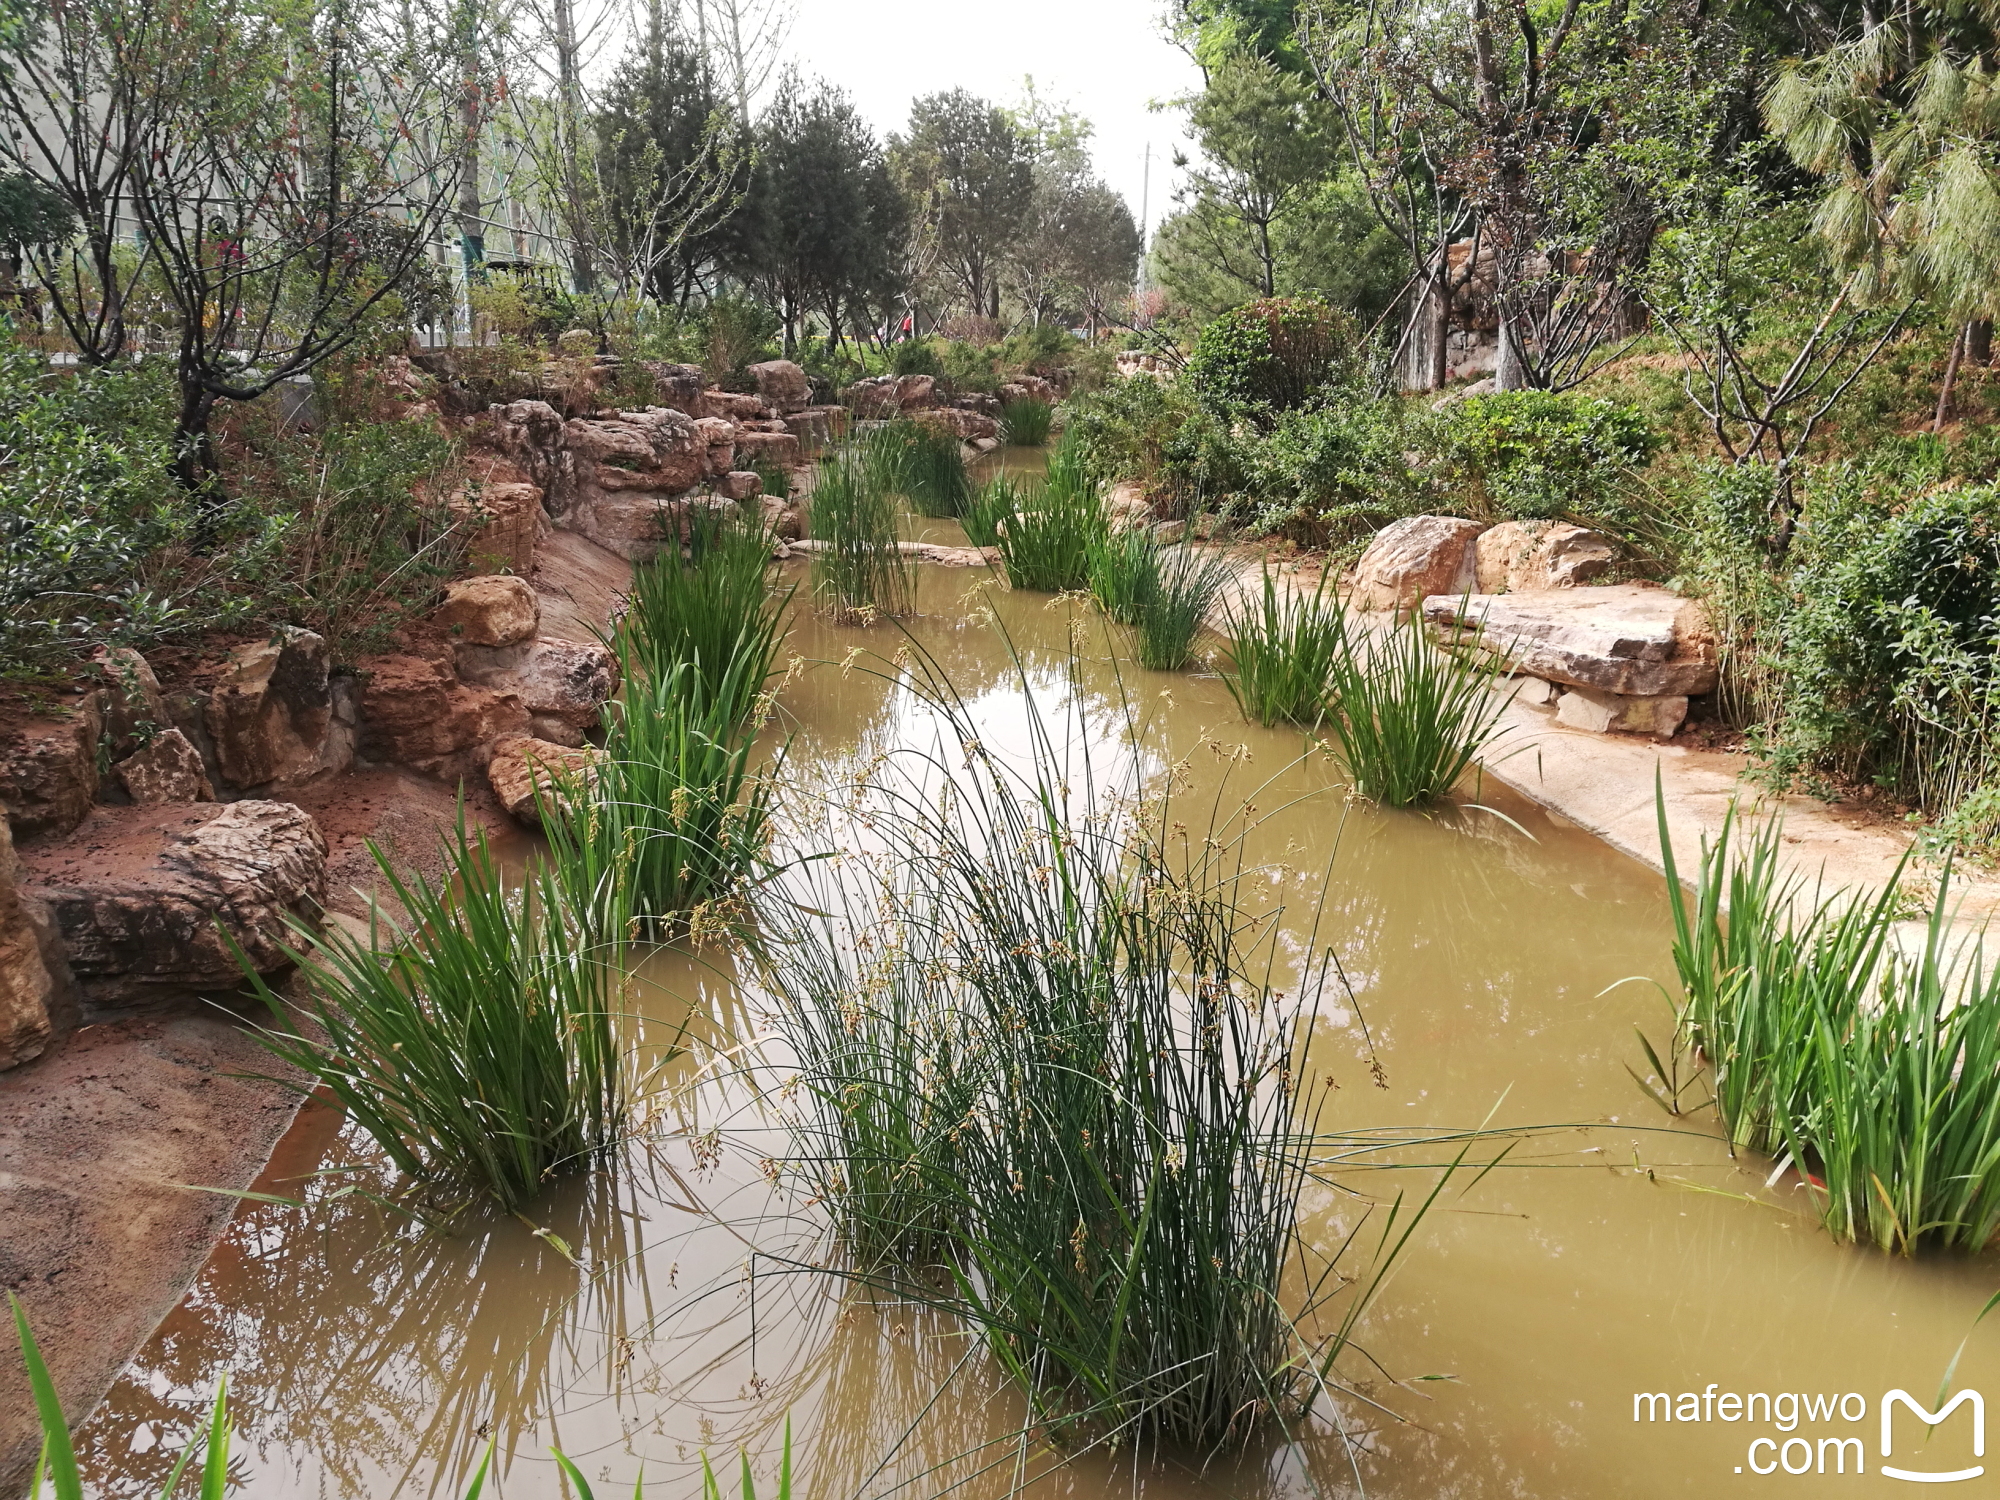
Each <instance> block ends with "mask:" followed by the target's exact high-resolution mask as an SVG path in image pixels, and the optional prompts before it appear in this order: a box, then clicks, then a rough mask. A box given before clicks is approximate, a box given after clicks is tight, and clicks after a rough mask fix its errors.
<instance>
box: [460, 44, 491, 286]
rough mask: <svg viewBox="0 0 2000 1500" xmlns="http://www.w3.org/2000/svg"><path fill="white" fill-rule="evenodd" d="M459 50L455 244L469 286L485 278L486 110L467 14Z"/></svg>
mask: <svg viewBox="0 0 2000 1500" xmlns="http://www.w3.org/2000/svg"><path fill="white" fill-rule="evenodd" d="M462 24H463V25H464V26H465V28H466V29H465V35H464V38H463V39H462V50H461V53H460V59H461V66H462V67H463V68H464V70H465V77H464V80H463V84H462V86H461V88H460V90H459V124H460V128H461V130H462V131H463V139H462V140H461V141H460V143H459V148H458V173H459V179H458V246H459V253H460V255H461V256H462V257H463V259H464V263H465V283H466V285H467V286H468V287H470V286H474V285H477V284H478V283H479V282H482V281H484V280H485V279H486V207H485V203H484V201H483V200H482V199H481V197H480V195H479V131H480V126H481V125H482V123H483V118H482V117H483V116H484V114H485V109H484V105H485V93H486V91H485V90H484V89H483V88H482V87H481V86H480V82H479V21H478V17H477V15H476V14H468V15H467V16H466V18H465V20H464V22H463V23H462Z"/></svg>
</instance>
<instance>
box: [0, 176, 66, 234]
mask: <svg viewBox="0 0 2000 1500" xmlns="http://www.w3.org/2000/svg"><path fill="white" fill-rule="evenodd" d="M76 230H77V219H76V211H75V210H74V209H72V208H71V207H70V205H69V201H68V200H67V199H66V198H64V197H63V196H62V195H61V194H60V193H57V192H56V191H55V190H54V189H53V188H51V187H49V186H48V185H47V184H46V183H43V182H40V181H38V180H36V179H35V178H33V177H30V176H28V174H27V173H25V172H7V173H0V245H4V246H6V247H7V248H8V249H10V250H19V249H20V248H21V247H22V246H24V245H55V244H60V243H62V242H63V241H64V240H67V239H68V238H69V237H70V236H71V235H73V234H75V233H76Z"/></svg>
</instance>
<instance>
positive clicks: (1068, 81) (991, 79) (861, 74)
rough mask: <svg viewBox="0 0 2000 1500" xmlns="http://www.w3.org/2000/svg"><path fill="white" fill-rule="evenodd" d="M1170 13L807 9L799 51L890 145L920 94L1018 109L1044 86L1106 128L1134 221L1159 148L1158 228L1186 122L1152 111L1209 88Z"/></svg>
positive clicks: (920, 6)
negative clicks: (960, 96)
mask: <svg viewBox="0 0 2000 1500" xmlns="http://www.w3.org/2000/svg"><path fill="white" fill-rule="evenodd" d="M1162 9H1163V7H1162V3H1161V0H1000V3H998V4H991V3H988V4H980V5H970V4H966V3H965V0H798V11H797V17H798V19H797V22H796V24H795V25H794V26H793V28H792V33H791V38H790V42H789V45H788V49H787V50H788V51H789V53H790V56H791V58H792V60H793V61H795V62H796V63H797V64H798V66H799V69H800V71H801V72H803V73H806V74H808V75H811V74H815V73H817V74H818V75H820V76H821V77H823V78H825V79H827V80H828V81H829V82H831V83H835V84H838V85H839V86H840V87H841V88H844V89H846V90H847V92H848V93H849V94H850V95H852V96H853V99H854V102H855V105H856V107H857V108H859V109H860V111H861V113H862V114H863V115H864V116H865V117H866V118H867V119H868V121H869V123H870V124H872V125H873V126H874V127H875V129H876V131H877V132H878V133H879V134H881V135H883V136H887V135H888V133H889V132H890V131H892V130H900V129H902V128H903V125H904V123H905V122H906V121H907V120H908V119H909V113H910V101H911V100H912V99H913V98H915V97H916V96H917V95H919V94H929V93H935V92H936V91H938V90H940V89H949V88H966V89H970V90H971V91H972V92H973V93H975V94H978V95H980V96H982V97H983V98H987V99H991V100H992V101H994V102H995V103H996V104H1013V103H1016V102H1018V100H1019V99H1020V97H1021V85H1022V80H1023V79H1024V78H1026V77H1027V76H1028V75H1030V74H1032V75H1033V76H1034V80H1035V88H1036V91H1037V92H1038V93H1040V94H1042V95H1043V96H1044V97H1046V98H1049V99H1051V100H1054V101H1057V102H1061V103H1066V104H1067V105H1068V106H1069V107H1070V108H1071V109H1073V110H1075V111H1076V112H1077V113H1078V114H1080V115H1082V116H1083V117H1084V118H1085V119H1087V120H1089V121H1090V122H1091V123H1092V124H1093V125H1095V126H1096V134H1095V135H1094V136H1093V138H1092V140H1091V152H1092V155H1093V157H1094V158H1095V160H1096V163H1097V171H1098V174H1099V175H1100V176H1102V177H1103V178H1104V180H1105V181H1106V182H1108V183H1110V184H1111V186H1112V187H1114V188H1116V189H1117V190H1118V191H1119V192H1121V193H1123V194H1124V195H1125V200H1126V202H1127V203H1129V204H1130V205H1131V207H1132V213H1133V216H1134V217H1137V216H1138V214H1139V210H1140V201H1139V200H1140V191H1141V186H1142V183H1143V180H1144V176H1145V156H1146V147H1147V144H1148V143H1149V142H1150V143H1151V145H1152V148H1153V168H1152V191H1151V194H1150V198H1151V211H1150V214H1149V217H1150V218H1151V220H1152V223H1153V224H1155V225H1157V224H1158V223H1159V222H1160V220H1161V218H1162V217H1163V216H1164V215H1165V214H1166V213H1167V212H1168V210H1169V209H1170V207H1171V203H1172V187H1173V179H1174V171H1173V166H1172V161H1173V154H1174V148H1175V147H1176V145H1182V134H1181V132H1182V125H1183V121H1184V118H1185V117H1184V115H1183V114H1182V113H1180V112H1178V111H1169V112H1165V113H1159V112H1155V111H1153V110H1152V109H1150V108H1149V106H1150V105H1151V104H1153V103H1155V102H1161V103H1164V102H1166V101H1167V100H1170V99H1174V98H1177V97H1179V96H1181V95H1184V94H1188V93H1192V92H1194V91H1195V90H1197V89H1199V88H1200V87H1201V73H1200V71H1199V70H1198V69H1197V68H1196V67H1195V65H1194V64H1193V63H1192V62H1191V61H1189V59H1188V57H1187V54H1186V53H1184V52H1182V51H1181V50H1180V49H1179V48H1178V47H1176V46H1174V44H1173V43H1172V42H1170V41H1168V40H1167V39H1166V37H1165V36H1164V35H1163V33H1162V31H1161V26H1160V15H1161V12H1162ZM1183 149H1186V148H1185V147H1183Z"/></svg>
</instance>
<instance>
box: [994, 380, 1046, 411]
mask: <svg viewBox="0 0 2000 1500" xmlns="http://www.w3.org/2000/svg"><path fill="white" fill-rule="evenodd" d="M1000 399H1001V400H1002V401H1003V402H1005V401H1042V402H1046V403H1048V404H1049V405H1050V406H1053V405H1055V402H1056V388H1055V387H1054V386H1052V385H1050V384H1049V383H1048V382H1047V381H1046V380H1044V379H1042V377H1041V376H1039V375H1016V376H1015V377H1014V378H1013V379H1012V380H1010V381H1008V382H1007V383H1006V384H1005V385H1003V386H1001V387H1000Z"/></svg>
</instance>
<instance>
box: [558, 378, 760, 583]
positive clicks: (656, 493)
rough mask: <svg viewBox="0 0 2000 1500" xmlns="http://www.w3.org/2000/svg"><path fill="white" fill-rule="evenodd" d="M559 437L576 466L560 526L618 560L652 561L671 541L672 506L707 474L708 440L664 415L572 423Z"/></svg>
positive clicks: (690, 421) (685, 421)
mask: <svg viewBox="0 0 2000 1500" xmlns="http://www.w3.org/2000/svg"><path fill="white" fill-rule="evenodd" d="M565 431H566V433H567V435H568V440H569V446H570V451H571V452H572V453H573V454H574V455H575V458H576V503H575V505H574V506H572V507H571V510H570V513H569V515H568V518H567V520H566V523H565V524H567V525H568V526H569V527H570V529H571V530H573V531H577V532H580V533H581V534H582V535H584V536H587V537H589V538H590V539H591V540H592V541H593V542H596V543H597V544H598V546H600V547H603V548H605V549H606V550H608V551H611V552H616V553H617V554H618V555H619V556H620V557H624V558H629V559H630V560H632V561H634V562H642V561H644V560H645V559H647V558H649V557H652V556H653V555H654V554H655V553H657V552H658V551H659V550H660V545H661V543H662V541H663V540H665V539H666V538H667V537H668V536H669V535H671V534H672V531H673V528H674V525H675V521H674V518H673V516H672V515H671V514H670V513H669V507H670V503H671V502H672V501H675V500H677V499H679V498H680V497H681V496H683V495H685V494H686V493H687V492H688V491H689V490H691V489H693V488H694V486H695V485H697V484H699V483H700V482H701V481H702V480H703V479H704V478H706V477H707V476H708V474H709V472H710V470H709V452H710V449H711V447H712V446H714V445H713V444H712V442H711V441H710V439H711V436H712V433H710V432H704V431H701V430H699V429H697V427H696V425H695V419H694V418H692V417H690V416H688V415H687V414H686V413H685V412H679V411H674V410H672V409H670V408H668V407H648V408H647V409H646V410H644V411H642V412H619V413H617V414H615V415H614V416H609V417H597V418H591V419H589V420H583V419H578V420H574V421H572V422H570V423H569V424H568V426H567V427H566V429H565ZM739 441H740V440H739Z"/></svg>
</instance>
